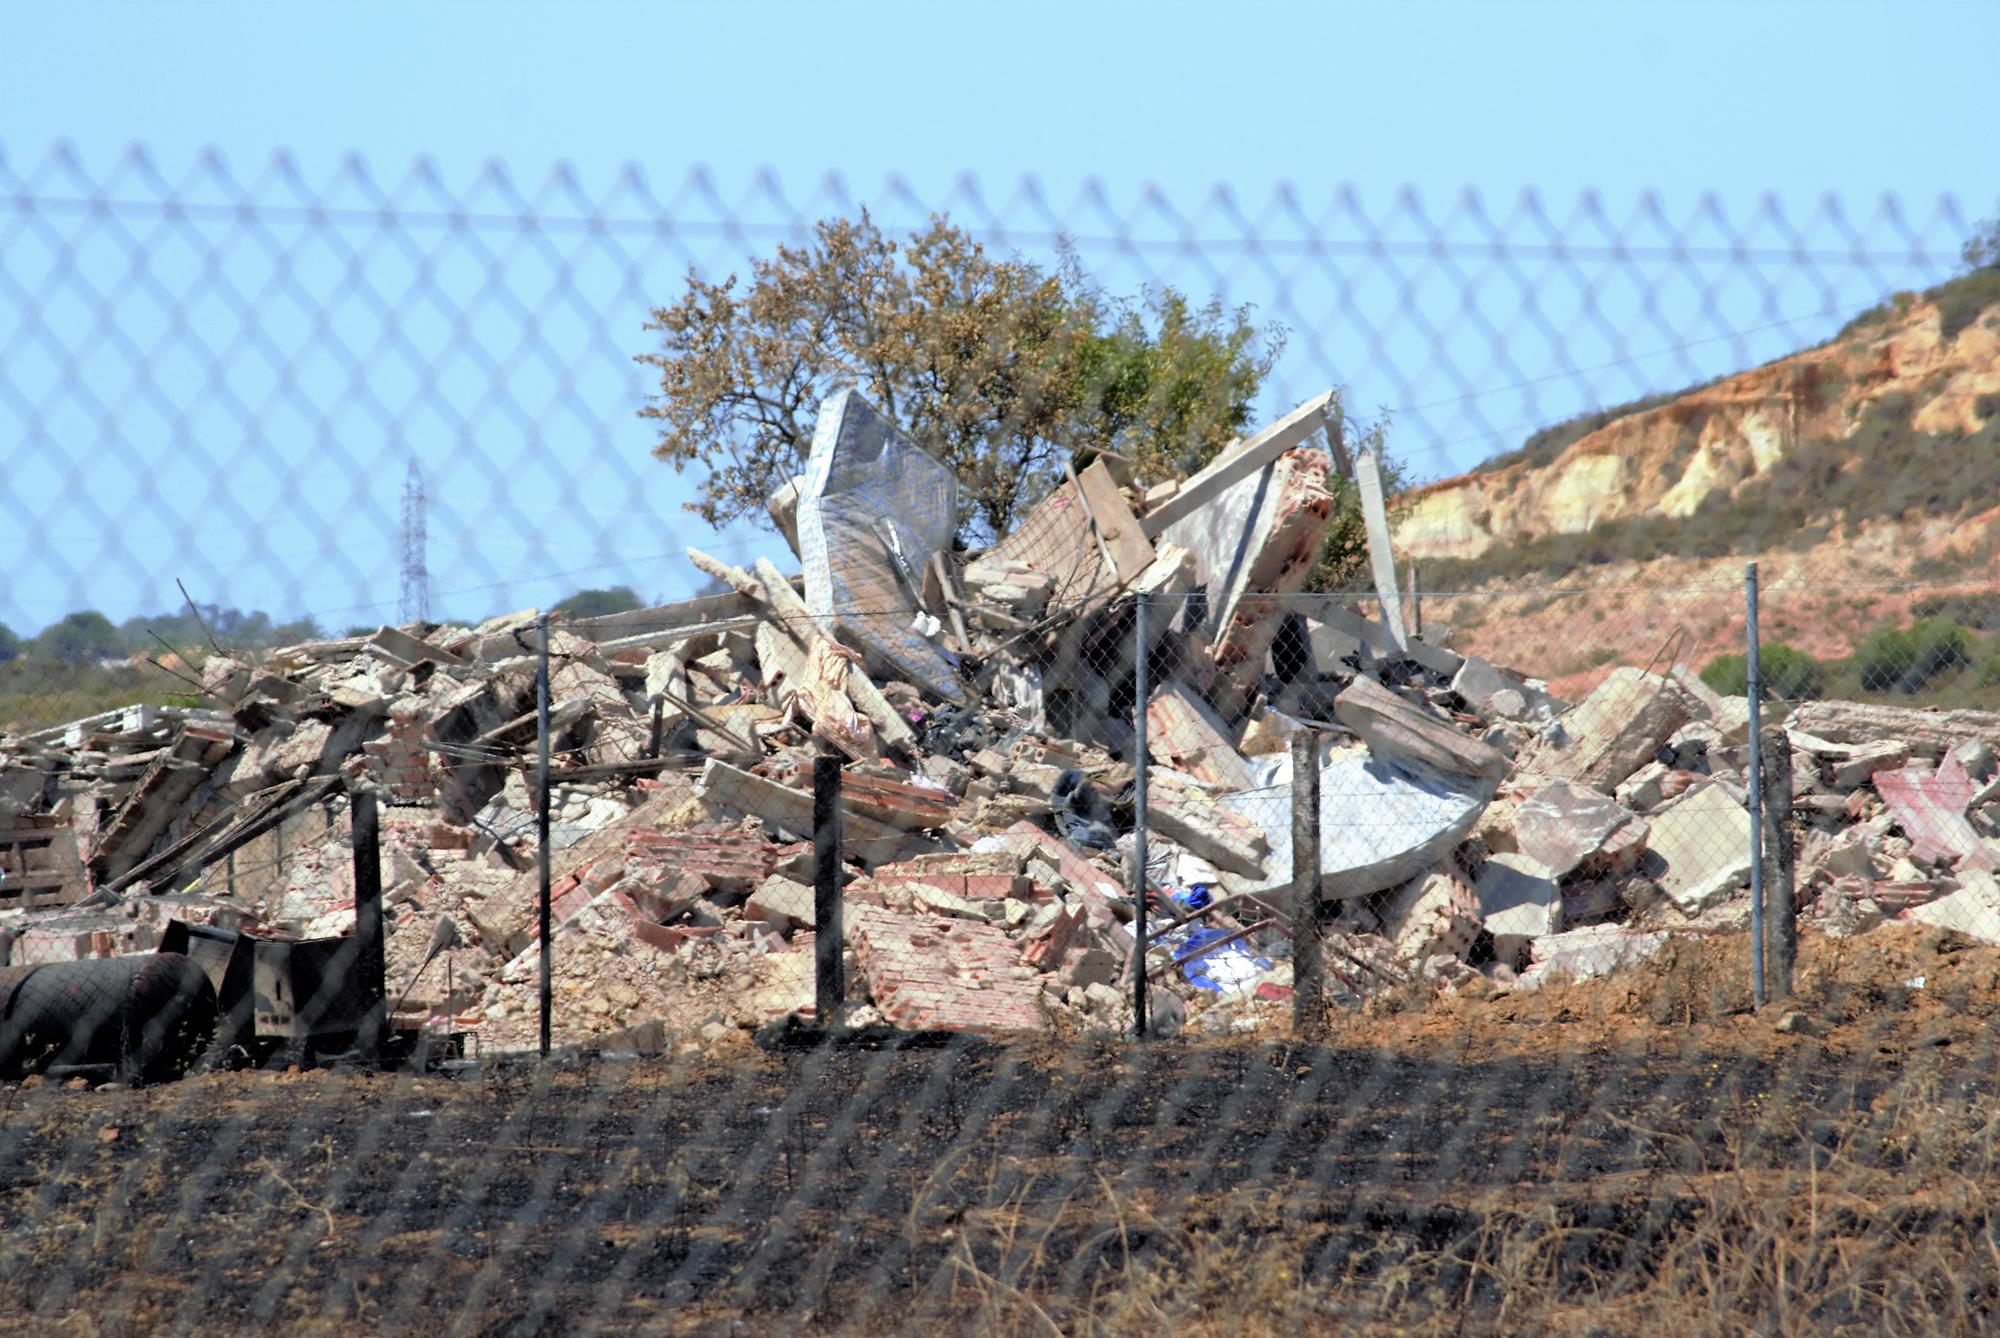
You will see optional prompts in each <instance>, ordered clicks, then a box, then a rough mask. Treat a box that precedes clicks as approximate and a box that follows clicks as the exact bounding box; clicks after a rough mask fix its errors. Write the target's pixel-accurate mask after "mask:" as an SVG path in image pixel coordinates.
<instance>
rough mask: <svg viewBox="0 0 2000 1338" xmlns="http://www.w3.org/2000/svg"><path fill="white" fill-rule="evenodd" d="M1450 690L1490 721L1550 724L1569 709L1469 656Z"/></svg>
mask: <svg viewBox="0 0 2000 1338" xmlns="http://www.w3.org/2000/svg"><path fill="white" fill-rule="evenodd" d="M1451 690H1452V691H1453V692H1456V693H1457V694H1458V695H1459V696H1460V697H1461V698H1463V699H1464V701H1465V704H1466V705H1467V706H1468V707H1470V708H1471V709H1472V710H1473V711H1474V712H1475V713H1476V714H1478V715H1480V716H1483V717H1486V718H1488V719H1493V718H1496V717H1497V718H1499V719H1502V720H1530V719H1533V720H1547V719H1551V718H1553V717H1555V716H1557V715H1560V714H1561V713H1562V712H1563V711H1564V710H1566V709H1567V707H1566V706H1565V705H1564V704H1563V703H1562V702H1559V701H1557V700H1556V699H1555V698H1553V697H1551V696H1549V694H1548V693H1546V692H1544V691H1542V690H1541V689H1539V688H1536V687H1534V686H1532V685H1530V684H1529V683H1528V681H1527V680H1526V679H1524V678H1520V677H1518V676H1516V675H1514V674H1510V673H1508V672H1507V671H1506V670H1504V669H1500V668H1497V667H1496V666H1494V665H1493V664H1490V663H1489V662H1487V661H1485V660H1482V659H1480V658H1479V657H1478V656H1477V655H1468V656H1467V657H1466V658H1465V662H1464V663H1463V664H1461V665H1459V667H1458V673H1457V674H1456V675H1454V676H1453V678H1452V680H1451Z"/></svg>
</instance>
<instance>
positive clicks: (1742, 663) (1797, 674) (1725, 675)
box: [1701, 641, 1826, 701]
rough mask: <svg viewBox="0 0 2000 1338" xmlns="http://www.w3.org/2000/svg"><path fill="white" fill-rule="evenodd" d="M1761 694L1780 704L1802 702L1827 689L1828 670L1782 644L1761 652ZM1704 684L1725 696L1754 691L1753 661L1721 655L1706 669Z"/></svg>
mask: <svg viewBox="0 0 2000 1338" xmlns="http://www.w3.org/2000/svg"><path fill="white" fill-rule="evenodd" d="M1757 677H1758V679H1759V683H1758V688H1759V692H1758V695H1759V696H1761V697H1764V698H1767V699H1775V700H1779V701H1800V700H1804V699H1806V698H1809V697H1817V696H1819V695H1820V694H1821V693H1822V692H1824V691H1825V690H1826V671H1825V670H1824V669H1822V668H1821V667H1820V663H1819V661H1818V660H1815V659H1814V658H1813V657H1812V656H1810V655H1808V654H1806V653H1805V652H1804V651H1802V650H1799V649H1798V648H1797V647H1795V646H1788V645H1786V644H1785V643H1784V642H1782V641H1773V642H1770V643H1768V644H1766V645H1763V646H1760V647H1758V649H1757ZM1701 681H1702V682H1704V683H1706V684H1708V686H1709V687H1710V688H1711V689H1712V690H1713V691H1716V692H1719V693H1721V694H1722V695H1723V696H1725V697H1743V696H1747V695H1749V692H1750V660H1749V657H1748V656H1745V655H1718V656H1716V657H1715V658H1714V659H1712V660H1710V661H1709V662H1708V663H1707V664H1706V665H1704V666H1702V670H1701Z"/></svg>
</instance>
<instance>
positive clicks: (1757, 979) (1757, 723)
mask: <svg viewBox="0 0 2000 1338" xmlns="http://www.w3.org/2000/svg"><path fill="white" fill-rule="evenodd" d="M1743 637H1744V641H1745V643H1746V644H1745V649H1746V652H1747V653H1746V654H1745V656H1744V670H1745V679H1746V682H1745V684H1744V691H1745V692H1746V693H1748V694H1749V698H1750V998H1751V1001H1752V1002H1753V1003H1755V1004H1756V1005H1757V1006H1758V1007H1759V1008H1762V1007H1763V1006H1764V1002H1765V998H1766V995H1765V991H1764V786H1763V774H1764V768H1763V723H1762V721H1761V719H1760V718H1759V717H1760V711H1759V707H1760V702H1759V700H1758V698H1759V696H1760V694H1761V693H1762V692H1763V684H1762V683H1760V682H1759V681H1758V674H1757V564H1756V563H1754V562H1752V563H1750V564H1749V565H1748V566H1746V567H1744V569H1743Z"/></svg>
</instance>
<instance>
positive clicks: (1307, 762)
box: [1292, 729, 1326, 1041]
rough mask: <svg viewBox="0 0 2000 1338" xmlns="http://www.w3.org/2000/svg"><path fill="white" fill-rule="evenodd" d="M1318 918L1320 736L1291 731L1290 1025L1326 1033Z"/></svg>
mask: <svg viewBox="0 0 2000 1338" xmlns="http://www.w3.org/2000/svg"><path fill="white" fill-rule="evenodd" d="M1320 932H1321V929H1320V919H1319V739H1318V736H1317V735H1315V734H1314V733H1313V731H1311V730H1310V729H1301V730H1300V731H1299V732H1298V733H1296V734H1294V735H1292V1030H1293V1031H1294V1032H1295V1033H1297V1035H1298V1036H1299V1037H1300V1038H1301V1039H1304V1040H1310V1041H1316V1040H1318V1039H1320V1038H1321V1037H1322V1036H1324V1035H1325V1034H1326V983H1325V982H1326V971H1325V966H1324V964H1323V961H1322V952H1323V949H1322V945H1321V942H1320Z"/></svg>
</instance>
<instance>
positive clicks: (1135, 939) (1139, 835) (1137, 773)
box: [1132, 590, 1153, 1037]
mask: <svg viewBox="0 0 2000 1338" xmlns="http://www.w3.org/2000/svg"><path fill="white" fill-rule="evenodd" d="M1132 598H1133V607H1132V648H1133V654H1132V694H1133V696H1132V738H1133V743H1132V758H1133V764H1132V1034H1133V1035H1134V1036H1139V1037H1144V1036H1145V1034H1146V890H1147V889H1146V765H1147V757H1146V705H1147V701H1148V699H1149V698H1150V697H1151V696H1152V693H1153V685H1152V683H1151V681H1150V676H1149V674H1148V669H1149V668H1150V666H1149V665H1148V664H1147V663H1146V661H1147V659H1148V651H1149V650H1150V649H1151V635H1150V629H1149V627H1148V626H1147V624H1148V621H1149V620H1148V618H1147V612H1148V610H1149V608H1150V607H1151V604H1152V596H1151V595H1150V594H1149V593H1147V592H1146V591H1143V590H1142V591H1140V592H1139V593H1138V594H1136V595H1134V596H1133V597H1132Z"/></svg>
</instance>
